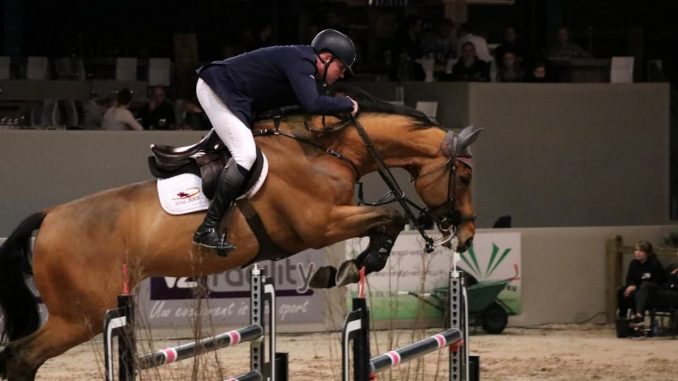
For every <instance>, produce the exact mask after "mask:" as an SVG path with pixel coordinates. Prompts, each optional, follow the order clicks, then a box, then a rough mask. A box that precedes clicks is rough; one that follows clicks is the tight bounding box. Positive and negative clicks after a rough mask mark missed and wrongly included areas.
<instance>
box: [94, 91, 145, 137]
mask: <svg viewBox="0 0 678 381" xmlns="http://www.w3.org/2000/svg"><path fill="white" fill-rule="evenodd" d="M131 101H132V92H131V91H130V89H122V90H120V91H118V96H117V102H116V104H115V105H113V106H111V107H110V108H109V109H108V110H107V111H106V113H105V114H104V118H103V121H102V123H101V126H102V128H103V129H104V130H116V131H124V130H139V131H141V130H143V129H144V128H143V127H142V126H141V124H139V122H137V121H136V119H134V115H132V112H131V111H129V109H128V106H129V104H130V102H131Z"/></svg>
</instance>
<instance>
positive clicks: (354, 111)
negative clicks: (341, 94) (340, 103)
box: [347, 97, 358, 116]
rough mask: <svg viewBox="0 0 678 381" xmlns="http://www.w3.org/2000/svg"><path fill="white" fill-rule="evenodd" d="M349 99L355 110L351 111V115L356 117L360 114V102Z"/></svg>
mask: <svg viewBox="0 0 678 381" xmlns="http://www.w3.org/2000/svg"><path fill="white" fill-rule="evenodd" d="M347 98H348V99H350V100H351V102H353V110H352V111H351V115H353V116H355V115H356V114H357V113H358V102H356V101H354V100H353V98H351V97H347Z"/></svg>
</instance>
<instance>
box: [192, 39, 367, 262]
mask: <svg viewBox="0 0 678 381" xmlns="http://www.w3.org/2000/svg"><path fill="white" fill-rule="evenodd" d="M354 61H355V46H354V45H353V41H351V39H350V38H349V37H348V36H346V35H345V34H343V33H341V32H339V31H336V30H334V29H325V30H323V31H321V32H320V33H318V34H317V35H316V36H315V38H313V41H312V42H311V45H310V46H308V45H288V46H272V47H267V48H261V49H257V50H254V51H251V52H248V53H244V54H241V55H239V56H236V57H233V58H229V59H226V60H223V61H215V62H212V63H210V64H207V65H205V66H203V67H201V68H200V69H198V76H199V77H200V78H199V79H198V84H197V86H196V93H197V96H198V100H199V101H200V105H201V106H202V108H203V109H204V110H205V113H206V114H207V117H208V118H209V120H210V122H212V125H213V126H214V130H215V131H216V133H217V135H219V137H220V138H221V140H222V141H223V142H224V144H225V145H226V147H228V149H229V151H230V152H231V155H232V156H233V159H234V160H235V163H236V165H230V166H228V167H226V168H224V170H223V171H222V173H221V175H220V178H219V181H218V185H217V188H216V191H215V193H214V197H213V198H212V203H211V204H210V207H209V209H207V216H205V220H204V221H203V223H202V225H200V227H198V230H197V231H196V232H195V235H194V236H193V243H194V244H196V245H199V246H204V247H207V248H212V249H218V250H219V251H218V252H217V253H219V254H220V255H226V254H225V253H227V252H228V251H231V250H233V249H235V246H234V245H233V244H231V243H229V242H227V241H226V239H225V238H224V237H223V236H221V235H219V233H218V230H217V228H218V226H219V222H220V221H221V217H222V216H223V214H224V213H225V211H226V210H227V209H228V207H229V206H230V205H231V203H232V202H233V200H234V199H235V198H236V197H237V195H238V191H239V189H240V187H241V186H242V184H243V182H244V181H245V179H246V178H247V176H248V174H249V171H250V169H251V168H252V165H253V164H254V161H255V159H256V147H255V144H254V137H253V136H252V132H251V131H250V129H249V127H248V126H249V124H250V123H251V122H252V120H253V117H254V114H255V113H257V112H262V111H266V110H270V109H273V108H278V107H281V106H286V105H290V104H299V105H300V106H301V108H302V109H303V110H304V111H306V112H309V113H312V114H337V113H341V112H351V113H352V114H353V115H355V114H356V113H357V112H358V104H357V103H356V102H355V101H354V100H353V99H351V98H349V97H331V96H326V95H322V94H320V91H319V88H318V84H322V85H323V86H325V85H331V84H332V83H334V82H335V81H336V80H337V79H339V78H342V77H343V76H344V71H346V70H348V71H349V72H352V70H351V65H353V62H354Z"/></svg>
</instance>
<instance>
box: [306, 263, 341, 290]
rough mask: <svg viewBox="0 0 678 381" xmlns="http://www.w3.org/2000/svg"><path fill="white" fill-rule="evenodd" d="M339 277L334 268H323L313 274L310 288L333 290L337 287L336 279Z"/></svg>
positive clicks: (309, 283) (309, 284)
mask: <svg viewBox="0 0 678 381" xmlns="http://www.w3.org/2000/svg"><path fill="white" fill-rule="evenodd" d="M336 275H337V269H335V268H334V267H332V266H322V267H321V268H319V269H318V271H316V272H315V274H313V276H312V277H311V280H310V281H309V282H308V286H309V287H311V288H332V287H334V286H336V284H335V283H334V278H335V277H336Z"/></svg>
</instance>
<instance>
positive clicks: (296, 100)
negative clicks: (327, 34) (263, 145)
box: [198, 45, 353, 126]
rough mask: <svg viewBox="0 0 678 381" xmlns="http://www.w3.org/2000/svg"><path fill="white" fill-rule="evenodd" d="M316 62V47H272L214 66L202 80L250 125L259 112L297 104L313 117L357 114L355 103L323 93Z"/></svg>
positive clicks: (204, 70) (207, 68) (205, 69)
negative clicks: (316, 70) (319, 88)
mask: <svg viewBox="0 0 678 381" xmlns="http://www.w3.org/2000/svg"><path fill="white" fill-rule="evenodd" d="M315 62H316V55H315V52H314V51H313V48H312V47H311V46H308V45H287V46H271V47H266V48H261V49H257V50H253V51H251V52H247V53H243V54H241V55H238V56H235V57H231V58H228V59H225V60H223V61H215V62H212V63H209V64H207V65H204V66H203V67H201V68H200V69H198V75H199V77H200V78H202V80H203V81H205V82H206V83H207V85H209V87H210V88H211V89H212V90H213V91H214V92H215V93H216V94H217V95H218V96H219V98H220V99H221V100H222V101H223V102H224V103H225V104H226V106H227V107H228V108H229V109H230V110H231V112H232V113H233V114H235V115H236V116H237V117H238V118H239V119H240V120H242V121H243V123H245V125H247V126H249V125H250V122H251V121H252V120H253V119H254V117H255V115H256V113H259V112H263V111H266V110H270V109H274V108H278V107H282V106H288V105H292V104H299V105H300V106H301V107H302V109H304V110H305V111H306V112H308V113H311V114H337V113H340V112H349V111H351V110H352V109H353V103H352V102H351V101H350V99H349V98H347V97H332V96H327V95H322V94H320V91H319V90H318V81H317V79H316V77H315V75H316V73H315Z"/></svg>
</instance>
